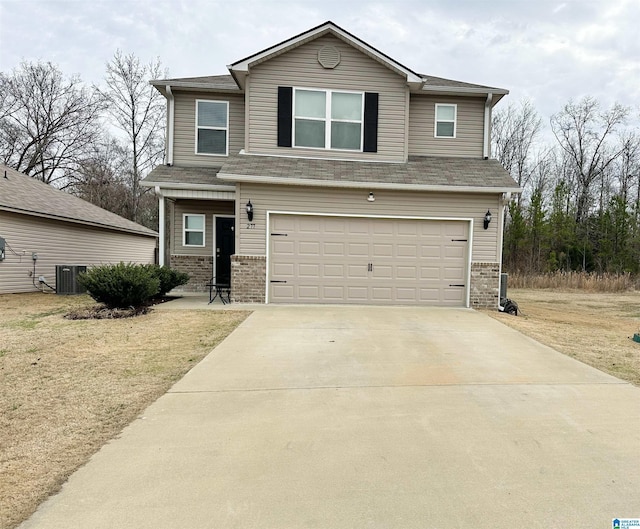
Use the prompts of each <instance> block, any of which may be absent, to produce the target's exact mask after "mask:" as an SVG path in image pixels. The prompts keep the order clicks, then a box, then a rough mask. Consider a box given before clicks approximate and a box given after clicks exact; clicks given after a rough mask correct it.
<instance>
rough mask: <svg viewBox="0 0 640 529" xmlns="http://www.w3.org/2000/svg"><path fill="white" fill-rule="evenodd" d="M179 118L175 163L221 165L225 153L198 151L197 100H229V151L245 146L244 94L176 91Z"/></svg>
mask: <svg viewBox="0 0 640 529" xmlns="http://www.w3.org/2000/svg"><path fill="white" fill-rule="evenodd" d="M174 97H175V114H176V116H175V121H174V131H173V163H174V164H175V165H185V166H186V165H191V166H202V167H206V166H219V165H222V164H223V163H224V161H225V160H226V157H225V156H212V155H206V154H196V153H195V152H196V100H199V99H203V100H210V101H228V102H229V155H233V154H237V153H238V152H239V151H240V150H241V149H243V148H244V95H242V94H227V93H220V94H212V93H210V92H179V91H174Z"/></svg>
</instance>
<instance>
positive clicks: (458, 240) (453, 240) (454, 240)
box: [451, 239, 469, 242]
mask: <svg viewBox="0 0 640 529" xmlns="http://www.w3.org/2000/svg"><path fill="white" fill-rule="evenodd" d="M451 242H469V240H468V239H451Z"/></svg>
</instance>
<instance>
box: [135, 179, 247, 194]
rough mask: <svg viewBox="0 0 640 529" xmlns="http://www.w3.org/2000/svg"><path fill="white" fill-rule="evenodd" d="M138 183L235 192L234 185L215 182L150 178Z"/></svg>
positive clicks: (144, 185)
mask: <svg viewBox="0 0 640 529" xmlns="http://www.w3.org/2000/svg"><path fill="white" fill-rule="evenodd" d="M140 185H141V186H143V187H159V188H161V189H165V188H171V189H193V190H195V191H231V192H235V190H236V187H235V186H234V185H216V184H190V183H187V182H157V181H156V182H154V181H152V180H142V181H141V182H140Z"/></svg>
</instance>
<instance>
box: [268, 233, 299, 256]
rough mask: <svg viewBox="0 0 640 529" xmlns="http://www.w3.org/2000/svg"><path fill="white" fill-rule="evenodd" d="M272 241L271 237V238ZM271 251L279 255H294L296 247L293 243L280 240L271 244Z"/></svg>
mask: <svg viewBox="0 0 640 529" xmlns="http://www.w3.org/2000/svg"><path fill="white" fill-rule="evenodd" d="M272 239H273V237H272ZM272 244H273V251H274V252H276V253H278V254H279V255H291V256H293V255H295V253H296V246H295V244H294V242H293V241H284V240H282V239H278V240H276V241H273V242H272Z"/></svg>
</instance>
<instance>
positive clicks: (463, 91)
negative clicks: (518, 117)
mask: <svg viewBox="0 0 640 529" xmlns="http://www.w3.org/2000/svg"><path fill="white" fill-rule="evenodd" d="M420 92H428V93H430V94H438V95H463V96H464V95H487V94H493V95H494V97H497V98H498V99H501V98H502V97H504V96H505V95H507V94H508V93H509V90H505V89H504V88H490V87H482V88H481V87H477V88H476V87H470V86H429V85H424V86H423V87H422V89H421V90H420Z"/></svg>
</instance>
